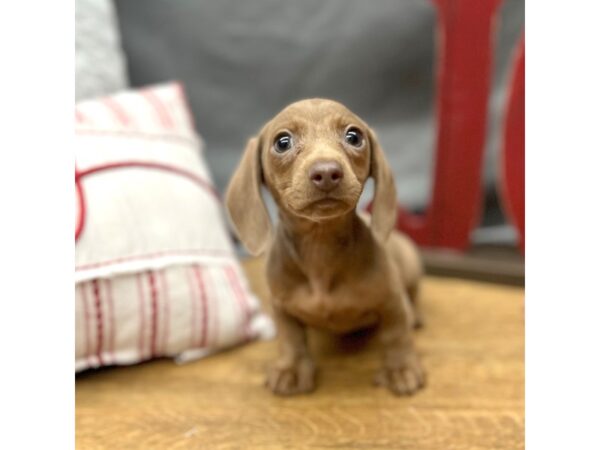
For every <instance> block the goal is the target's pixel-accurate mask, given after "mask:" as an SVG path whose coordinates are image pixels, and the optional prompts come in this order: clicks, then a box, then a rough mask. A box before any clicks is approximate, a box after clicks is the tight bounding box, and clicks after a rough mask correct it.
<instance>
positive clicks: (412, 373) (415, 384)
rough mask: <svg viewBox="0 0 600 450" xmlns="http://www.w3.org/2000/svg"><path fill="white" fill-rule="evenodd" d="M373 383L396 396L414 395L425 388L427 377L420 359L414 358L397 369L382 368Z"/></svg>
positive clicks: (407, 360)
mask: <svg viewBox="0 0 600 450" xmlns="http://www.w3.org/2000/svg"><path fill="white" fill-rule="evenodd" d="M373 381H374V383H375V384H376V385H377V386H385V387H387V388H388V389H389V390H390V391H392V392H393V393H394V394H396V395H412V394H414V393H415V392H417V391H418V390H419V389H421V388H422V387H424V386H425V381H426V377H425V371H424V370H423V367H422V366H421V363H420V362H419V359H418V358H417V357H416V356H414V357H411V358H408V359H406V360H405V361H403V362H402V364H399V365H398V366H396V367H384V368H382V369H381V371H380V372H378V373H377V374H376V375H375V378H374V380H373Z"/></svg>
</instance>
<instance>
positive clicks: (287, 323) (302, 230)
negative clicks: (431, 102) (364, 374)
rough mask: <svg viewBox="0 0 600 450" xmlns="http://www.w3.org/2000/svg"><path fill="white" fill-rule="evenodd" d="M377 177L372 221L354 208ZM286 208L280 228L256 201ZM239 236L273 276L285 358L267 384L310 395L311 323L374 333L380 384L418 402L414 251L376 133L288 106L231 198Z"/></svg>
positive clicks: (241, 172)
mask: <svg viewBox="0 0 600 450" xmlns="http://www.w3.org/2000/svg"><path fill="white" fill-rule="evenodd" d="M369 177H372V178H373V179H374V181H375V195H374V199H373V205H372V206H373V208H372V215H371V219H370V220H369V219H364V218H363V217H361V216H359V214H358V213H357V211H356V205H357V202H358V200H359V197H360V195H361V193H362V190H363V187H364V185H365V182H366V181H367V179H368V178H369ZM262 185H264V186H266V188H267V189H268V190H269V192H270V193H271V195H272V196H273V199H274V200H275V202H276V204H277V206H278V210H279V223H278V225H277V227H276V229H275V230H273V227H272V225H271V222H270V219H269V215H268V213H267V209H266V207H265V204H264V202H263V199H262V197H261V186H262ZM226 205H227V209H228V211H229V216H230V219H231V222H232V223H233V225H234V228H235V230H236V232H237V234H238V236H239V238H240V239H241V241H242V242H243V243H244V245H245V246H246V247H247V248H248V250H249V251H250V252H251V253H253V254H260V253H263V252H268V260H267V280H268V284H269V288H270V291H271V305H272V308H273V315H274V319H275V322H276V325H277V330H278V341H279V357H278V358H277V360H276V361H275V363H274V364H273V366H272V368H271V369H270V370H269V372H268V375H267V381H266V384H267V386H268V387H269V388H270V389H271V390H272V391H273V392H274V393H275V394H279V395H292V394H300V393H306V392H310V391H312V390H313V389H314V388H315V364H314V363H313V360H312V358H311V355H310V353H309V349H308V345H307V339H306V330H305V327H306V326H311V327H319V328H323V329H326V330H330V331H332V332H335V333H348V332H351V331H354V330H358V329H361V328H365V327H372V326H374V325H378V332H379V336H380V338H381V343H382V346H383V362H382V368H381V371H380V372H379V373H377V374H376V376H375V379H374V381H375V383H376V384H378V385H381V386H386V387H388V388H389V389H390V390H391V391H392V392H393V393H394V394H398V395H408V394H413V393H414V392H416V391H417V390H418V389H420V388H421V387H423V386H424V384H425V373H424V371H423V368H422V366H421V363H420V361H419V358H418V356H417V354H416V352H415V348H414V346H413V340H412V337H411V334H412V328H413V325H418V324H419V322H420V313H419V310H418V304H417V295H418V286H419V279H420V278H421V275H422V273H423V269H422V264H421V260H420V257H419V254H418V252H417V250H416V248H415V246H414V245H413V244H412V242H411V241H410V240H409V239H408V238H407V237H406V236H404V235H401V234H400V233H397V232H393V233H392V229H393V228H394V224H395V221H396V191H395V187H394V180H393V177H392V173H391V170H390V167H389V166H388V163H387V162H386V160H385V157H384V154H383V151H382V150H381V148H380V147H379V144H378V142H377V139H376V138H375V135H374V134H373V131H372V130H371V129H370V128H369V127H368V126H367V124H366V123H365V122H363V121H362V120H361V119H360V118H359V117H357V116H356V115H355V114H353V113H352V112H351V111H349V110H348V109H347V108H346V107H344V106H343V105H341V104H339V103H337V102H334V101H331V100H325V99H309V100H302V101H299V102H296V103H293V104H291V105H289V106H288V107H286V108H285V109H284V110H283V111H281V112H280V113H279V114H277V115H276V116H275V117H274V118H273V119H272V120H271V121H269V122H268V123H267V124H266V125H265V126H264V127H263V129H262V130H261V131H260V133H259V134H258V136H256V137H253V138H251V139H250V140H249V141H248V144H247V146H246V150H245V152H244V154H243V156H242V160H241V162H240V165H239V167H238V168H237V170H236V172H235V173H234V175H233V177H232V179H231V181H230V184H229V187H228V189H227V193H226Z"/></svg>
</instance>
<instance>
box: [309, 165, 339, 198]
mask: <svg viewBox="0 0 600 450" xmlns="http://www.w3.org/2000/svg"><path fill="white" fill-rule="evenodd" d="M308 177H309V178H310V180H311V181H312V182H313V183H314V185H315V186H316V187H317V188H319V189H320V190H322V191H325V192H329V191H332V190H333V189H334V188H335V187H336V186H337V185H338V184H340V181H342V178H344V171H343V170H342V166H340V165H339V163H337V162H335V161H317V162H316V163H314V164H313V165H312V166H311V168H310V169H309V170H308Z"/></svg>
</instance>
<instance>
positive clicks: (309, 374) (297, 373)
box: [265, 358, 316, 395]
mask: <svg viewBox="0 0 600 450" xmlns="http://www.w3.org/2000/svg"><path fill="white" fill-rule="evenodd" d="M315 372H316V370H315V365H314V363H313V362H312V360H311V359H310V358H303V359H300V360H298V361H295V362H294V363H291V364H290V363H289V362H285V363H284V362H280V361H277V362H275V363H274V364H273V366H272V367H271V368H270V369H269V371H268V373H267V381H266V383H265V384H266V386H267V387H268V388H269V389H271V391H273V393H274V394H277V395H296V394H305V393H308V392H311V391H313V390H314V389H315Z"/></svg>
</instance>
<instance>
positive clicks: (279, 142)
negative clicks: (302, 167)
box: [273, 133, 292, 153]
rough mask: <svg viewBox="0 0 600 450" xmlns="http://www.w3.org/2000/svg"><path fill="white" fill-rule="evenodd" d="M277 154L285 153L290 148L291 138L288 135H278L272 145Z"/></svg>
mask: <svg viewBox="0 0 600 450" xmlns="http://www.w3.org/2000/svg"><path fill="white" fill-rule="evenodd" d="M273 146H274V148H275V151H276V152H277V153H283V152H287V151H288V150H289V149H291V148H292V136H290V135H289V133H281V134H278V135H277V137H276V138H275V143H274V144H273Z"/></svg>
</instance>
